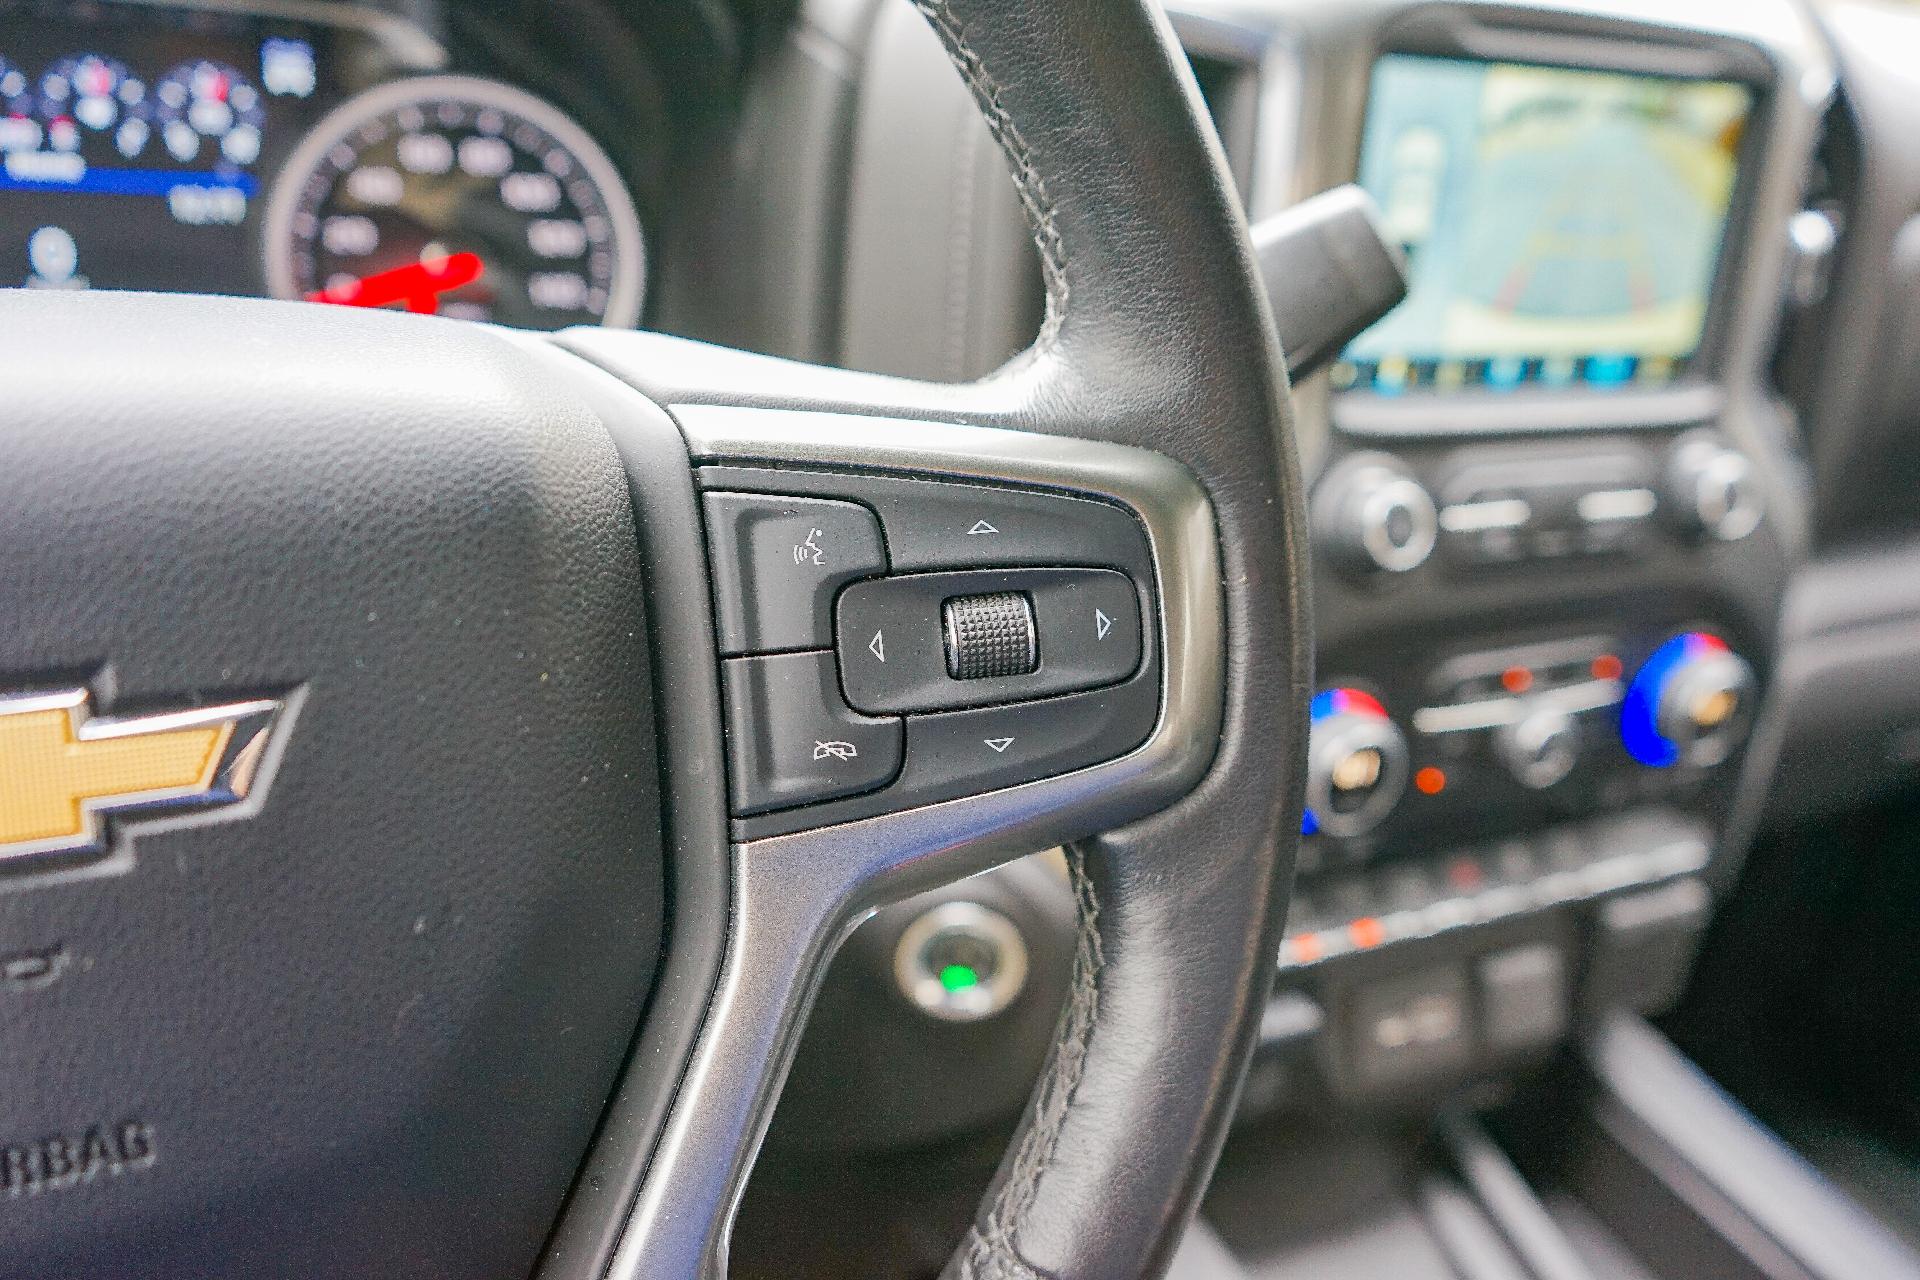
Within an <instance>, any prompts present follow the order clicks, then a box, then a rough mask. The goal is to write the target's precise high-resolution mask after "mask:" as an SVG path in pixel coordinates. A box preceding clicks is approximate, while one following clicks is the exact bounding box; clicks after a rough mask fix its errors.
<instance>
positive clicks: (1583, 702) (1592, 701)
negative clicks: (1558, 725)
mask: <svg viewBox="0 0 1920 1280" xmlns="http://www.w3.org/2000/svg"><path fill="white" fill-rule="evenodd" d="M1626 696H1627V686H1626V685H1625V684H1623V683H1622V682H1620V681H1618V680H1585V681H1582V682H1581V683H1579V684H1570V685H1566V686H1564V687H1562V688H1559V689H1546V690H1543V691H1541V692H1539V693H1536V694H1534V695H1533V699H1534V701H1535V702H1539V703H1543V704H1544V705H1546V706H1549V707H1552V708H1553V709H1554V710H1556V711H1565V712H1566V713H1568V714H1569V715H1578V714H1579V713H1581V712H1582V711H1603V710H1605V709H1606V708H1608V707H1616V706H1619V705H1620V700H1621V699H1622V698H1625V697H1626Z"/></svg>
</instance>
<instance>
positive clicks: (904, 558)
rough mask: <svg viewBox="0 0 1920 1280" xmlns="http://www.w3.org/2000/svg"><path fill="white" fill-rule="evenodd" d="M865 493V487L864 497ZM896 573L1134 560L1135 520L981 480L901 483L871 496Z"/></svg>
mask: <svg viewBox="0 0 1920 1280" xmlns="http://www.w3.org/2000/svg"><path fill="white" fill-rule="evenodd" d="M862 496H863V497H864V496H868V495H866V494H864V493H863V495H862ZM871 498H872V501H873V502H874V505H875V506H876V507H877V508H878V509H879V511H880V517H881V520H882V522H883V523H884V524H885V526H886V531H887V546H888V549H889V550H890V551H891V553H892V557H893V567H894V571H895V572H897V573H909V572H914V571H917V570H927V569H964V568H977V567H981V566H995V567H997V566H1001V565H1056V564H1094V565H1112V566H1122V565H1132V564H1135V563H1137V562H1139V561H1140V560H1141V558H1142V556H1143V554H1144V550H1145V546H1144V543H1145V539H1144V537H1143V534H1142V530H1141V528H1140V524H1139V522H1138V521H1137V520H1135V519H1134V518H1133V516H1131V515H1129V514H1128V513H1127V512H1125V511H1123V510H1121V509H1120V508H1118V507H1114V506H1110V505H1108V504H1107V503H1104V502H1096V501H1094V500H1092V499H1089V498H1070V497H1065V496H1063V495H1060V494H1052V493H1033V492H1029V491H1025V490H1020V489H997V488H988V487H986V486H974V485H961V484H939V483H929V482H904V483H898V484H895V485H892V486H886V487H881V486H875V487H874V488H873V492H872V494H871Z"/></svg>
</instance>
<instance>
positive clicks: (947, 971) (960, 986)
mask: <svg viewBox="0 0 1920 1280" xmlns="http://www.w3.org/2000/svg"><path fill="white" fill-rule="evenodd" d="M940 985H941V986H943V987H945V988H946V989H947V990H949V991H965V990H966V989H967V988H968V987H977V986H979V985H980V975H979V974H977V973H975V972H974V971H973V970H972V969H970V968H968V967H967V966H966V965H964V964H950V965H948V966H947V967H946V968H944V969H942V970H941V971H940Z"/></svg>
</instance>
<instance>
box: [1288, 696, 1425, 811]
mask: <svg viewBox="0 0 1920 1280" xmlns="http://www.w3.org/2000/svg"><path fill="white" fill-rule="evenodd" d="M1312 721H1313V729H1312V733H1311V736H1310V737H1309V738H1308V741H1307V833H1308V834H1309V835H1311V834H1313V833H1314V832H1316V831H1317V832H1323V833H1325V834H1327V835H1330V836H1336V837H1341V838H1345V837H1349V836H1358V835H1364V834H1365V833H1367V832H1368V831H1371V830H1372V829H1373V828H1374V827H1376V826H1378V825H1379V824H1380V820H1381V819H1382V818H1384V817H1386V816H1387V814H1388V812H1389V811H1391V810H1392V808H1393V806H1394V805H1395V804H1396V803H1398V802H1399V799H1400V793H1401V792H1402V791H1404V790H1405V789H1406V785H1407V740H1406V738H1405V737H1404V736H1403V735H1402V734H1401V732H1400V727H1399V726H1398V725H1396V724H1394V722H1393V720H1392V718H1391V717H1390V716H1388V715H1387V710H1386V708H1385V707H1383V706H1381V705H1380V702H1379V700H1378V699H1377V698H1375V697H1374V696H1373V695H1372V694H1369V693H1364V692H1362V691H1361V690H1359V689H1328V690H1327V691H1326V692H1324V693H1322V694H1320V695H1319V696H1318V697H1316V698H1315V699H1314V700H1313V706H1312Z"/></svg>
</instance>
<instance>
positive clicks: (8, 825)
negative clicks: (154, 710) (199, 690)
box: [0, 689, 283, 866]
mask: <svg viewBox="0 0 1920 1280" xmlns="http://www.w3.org/2000/svg"><path fill="white" fill-rule="evenodd" d="M282 705H283V704H282V703H280V702H278V701H274V700H271V699H263V700H260V701H256V702H238V703H233V704H230V705H228V706H221V707H195V708H193V709H191V710H187V711H175V712H168V713H165V714H161V715H147V716H123V717H108V716H96V715H94V714H92V710H91V699H90V698H89V696H88V694H87V691H86V690H84V689H75V690H71V691H68V692H63V693H48V694H27V695H21V696H14V697H0V866H6V865H9V864H12V863H15V862H16V861H17V860H19V859H22V858H31V857H33V856H34V855H38V854H56V853H76V852H82V851H87V850H100V849H104V848H105V847H106V843H107V833H106V830H105V821H106V819H107V818H108V817H110V816H115V815H122V814H134V813H144V812H157V811H162V810H164V811H169V812H172V811H177V810H182V809H194V810H204V809H211V808H217V807H219V806H222V805H231V804H236V803H237V802H239V801H241V800H243V799H245V798H246V796H247V793H248V792H249V791H250V790H251V789H252V788H253V785H254V783H255V782H256V780H257V778H258V774H259V770H260V761H261V756H262V755H263V754H264V753H265V751H266V747H267V743H268V741H269V740H270V735H269V733H268V730H270V729H271V728H272V727H273V723H274V720H275V719H276V718H277V717H278V716H279V714H280V711H281V708H282Z"/></svg>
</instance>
